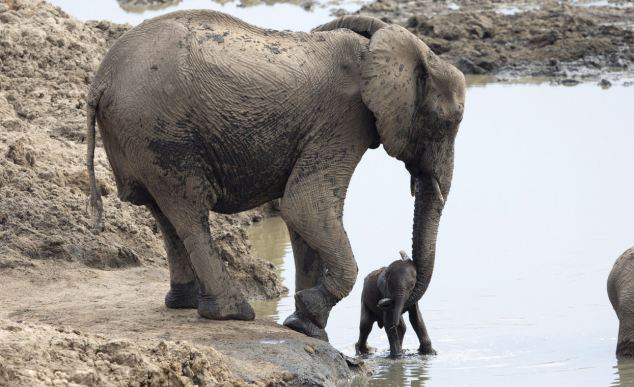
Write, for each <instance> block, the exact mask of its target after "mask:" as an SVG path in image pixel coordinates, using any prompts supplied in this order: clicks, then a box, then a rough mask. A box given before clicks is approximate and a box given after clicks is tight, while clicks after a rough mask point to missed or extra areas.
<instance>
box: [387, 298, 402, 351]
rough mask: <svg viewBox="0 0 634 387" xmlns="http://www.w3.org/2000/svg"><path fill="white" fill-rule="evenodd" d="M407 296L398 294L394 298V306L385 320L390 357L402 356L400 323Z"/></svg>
mask: <svg viewBox="0 0 634 387" xmlns="http://www.w3.org/2000/svg"><path fill="white" fill-rule="evenodd" d="M406 300H407V296H406V295H404V294H398V295H396V296H395V297H394V304H393V305H392V308H391V309H390V310H389V311H388V313H387V316H386V317H387V318H386V319H385V322H386V324H385V327H386V330H387V338H388V340H389V342H390V356H392V357H395V356H399V355H400V354H401V351H402V349H401V337H400V335H399V328H398V326H399V322H400V320H401V316H402V315H403V309H404V308H405V301H406Z"/></svg>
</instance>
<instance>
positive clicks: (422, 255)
mask: <svg viewBox="0 0 634 387" xmlns="http://www.w3.org/2000/svg"><path fill="white" fill-rule="evenodd" d="M450 171H451V172H452V171H453V168H451V170H450ZM451 172H449V176H446V177H445V178H444V179H441V181H440V182H439V181H438V180H437V178H436V177H434V176H432V175H424V176H423V177H417V178H415V182H414V184H415V202H414V225H413V228H412V260H413V261H414V264H415V266H416V285H415V286H414V289H413V290H412V293H411V294H410V296H409V299H408V300H407V302H406V307H410V306H411V305H413V304H415V303H416V302H418V300H420V298H421V297H422V296H423V294H424V293H425V291H426V290H427V286H429V282H430V281H431V276H432V272H433V270H434V260H435V258H436V239H437V235H438V225H439V224H440V217H441V214H442V210H443V208H444V205H445V203H444V201H445V198H446V197H447V194H448V193H449V188H450V187H449V186H450V185H451Z"/></svg>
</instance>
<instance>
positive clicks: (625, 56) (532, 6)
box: [359, 0, 634, 78]
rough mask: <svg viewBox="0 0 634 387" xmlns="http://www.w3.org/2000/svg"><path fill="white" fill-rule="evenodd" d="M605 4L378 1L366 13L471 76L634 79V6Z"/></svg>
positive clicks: (536, 0) (543, 0) (548, 0)
mask: <svg viewBox="0 0 634 387" xmlns="http://www.w3.org/2000/svg"><path fill="white" fill-rule="evenodd" d="M597 4H602V5H600V6H599V5H597ZM597 4H593V5H592V6H588V3H581V2H576V1H570V0H564V1H551V0H530V1H523V0H520V1H513V0H511V1H495V0H478V1H475V0H455V1H454V0H439V1H438V0H415V1H404V0H378V1H375V2H373V3H371V4H369V5H366V6H364V7H362V8H361V10H360V11H359V13H360V14H363V15H371V16H375V17H379V18H381V19H383V20H386V21H389V22H395V23H400V24H402V25H403V26H406V27H407V28H408V29H409V30H410V31H412V32H414V33H415V34H417V35H418V36H419V37H420V38H421V39H423V40H424V41H425V42H426V43H427V44H428V45H429V46H430V47H431V48H432V49H433V50H434V52H435V53H437V54H439V55H440V56H441V57H442V58H444V59H446V60H448V61H450V62H452V63H454V64H455V65H456V66H457V67H459V68H460V69H461V70H462V71H463V72H464V73H466V74H509V75H516V76H525V75H548V76H555V77H569V76H576V77H591V78H596V77H603V76H605V75H606V74H607V72H608V71H617V72H618V73H619V74H621V75H622V74H630V75H631V74H632V73H633V72H634V30H633V27H634V2H632V1H630V0H628V1H620V2H612V1H610V2H597ZM617 76H618V75H617Z"/></svg>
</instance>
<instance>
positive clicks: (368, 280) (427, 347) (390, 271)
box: [355, 251, 436, 357]
mask: <svg viewBox="0 0 634 387" xmlns="http://www.w3.org/2000/svg"><path fill="white" fill-rule="evenodd" d="M400 254H401V260H398V261H394V262H392V263H391V264H390V265H389V266H388V267H382V268H380V269H377V270H375V271H373V272H371V273H370V274H368V275H367V276H366V277H365V280H364V281H363V291H362V292H361V319H360V323H359V340H358V341H357V343H356V345H355V348H356V350H357V353H359V354H364V353H368V352H370V348H369V347H368V344H367V341H368V335H369V334H370V332H371V331H372V326H373V325H374V323H375V322H376V323H377V325H378V326H379V328H383V327H384V326H385V332H386V333H387V339H388V340H389V341H390V356H392V357H396V356H399V355H401V351H402V347H403V337H404V336H405V331H406V330H407V327H406V326H405V321H403V313H405V312H407V313H408V316H409V322H410V324H412V328H413V329H414V332H416V336H418V342H419V347H418V353H420V354H423V355H431V354H435V353H436V351H434V349H433V348H432V347H431V340H430V339H429V335H428V333H427V328H426V327H425V322H424V321H423V317H422V316H421V314H420V309H419V308H418V302H415V303H414V304H412V305H411V306H410V307H409V308H405V302H406V301H407V300H408V299H409V297H410V294H411V292H412V290H414V286H415V285H416V266H415V265H414V262H413V261H412V260H411V259H410V258H409V256H408V255H407V253H405V252H404V251H400Z"/></svg>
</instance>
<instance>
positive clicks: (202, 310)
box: [198, 295, 255, 321]
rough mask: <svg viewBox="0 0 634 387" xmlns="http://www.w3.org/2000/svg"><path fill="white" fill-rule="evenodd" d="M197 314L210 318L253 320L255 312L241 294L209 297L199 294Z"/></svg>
mask: <svg viewBox="0 0 634 387" xmlns="http://www.w3.org/2000/svg"><path fill="white" fill-rule="evenodd" d="M198 315H200V317H203V318H207V319H210V320H247V321H250V320H253V319H255V312H254V311H253V308H252V307H251V305H249V303H248V302H247V301H246V300H245V299H244V298H243V297H242V296H241V295H239V296H238V295H234V296H229V297H218V298H211V297H207V296H201V297H200V299H199V300H198Z"/></svg>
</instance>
